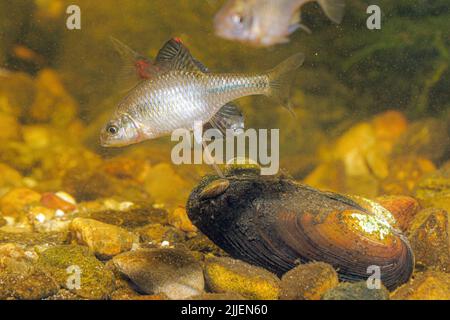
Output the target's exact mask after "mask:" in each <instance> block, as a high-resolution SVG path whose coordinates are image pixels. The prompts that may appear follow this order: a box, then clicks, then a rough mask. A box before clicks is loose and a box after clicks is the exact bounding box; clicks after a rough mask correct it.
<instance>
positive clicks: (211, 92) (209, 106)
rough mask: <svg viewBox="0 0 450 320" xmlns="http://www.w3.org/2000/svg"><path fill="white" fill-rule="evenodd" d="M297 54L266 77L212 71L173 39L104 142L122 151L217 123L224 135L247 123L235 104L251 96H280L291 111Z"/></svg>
mask: <svg viewBox="0 0 450 320" xmlns="http://www.w3.org/2000/svg"><path fill="white" fill-rule="evenodd" d="M303 60H304V55H303V54H302V53H297V54H295V55H293V56H292V57H290V58H288V59H287V60H285V61H284V62H282V63H281V64H280V65H278V66H277V67H275V68H274V69H272V70H270V71H268V72H264V73H261V74H243V73H227V74H219V73H208V72H207V69H206V68H205V67H204V66H203V65H202V64H201V63H200V62H198V61H197V60H195V59H194V58H193V57H192V56H191V54H190V52H189V51H188V50H187V48H186V47H185V46H184V45H182V44H181V41H180V40H179V39H172V40H170V41H168V42H167V43H166V44H165V45H164V47H163V48H162V49H161V50H160V51H159V53H158V56H157V57H156V60H155V62H154V63H152V64H149V66H148V68H150V69H149V70H147V69H148V68H146V69H145V70H144V71H146V72H144V74H146V75H147V71H150V72H148V77H147V76H145V77H141V78H144V80H142V81H140V82H139V83H138V84H137V85H136V86H135V87H134V88H133V89H132V90H131V91H130V92H129V93H128V94H127V96H126V97H125V98H124V99H123V100H122V101H121V102H120V103H119V105H118V107H117V109H116V110H115V113H114V116H113V117H112V119H111V120H110V121H108V123H107V124H106V125H105V126H104V128H103V129H102V132H101V135H100V142H101V145H102V146H105V147H119V146H125V145H129V144H133V143H138V142H140V141H143V140H148V139H154V138H158V137H161V136H166V135H170V134H171V133H172V132H173V131H174V130H175V129H188V130H192V129H193V127H194V123H196V122H198V121H201V122H202V124H207V123H209V124H211V125H212V126H213V127H217V128H218V129H221V130H222V131H223V129H224V126H231V127H232V126H233V125H234V124H235V123H234V121H242V119H241V118H240V117H239V116H238V115H240V113H239V111H238V110H237V109H236V108H235V107H234V105H230V104H229V103H230V102H231V101H233V100H236V99H238V98H240V97H244V96H248V95H266V96H270V97H274V98H276V99H278V100H279V101H280V102H282V103H283V104H284V105H285V106H286V107H287V108H290V103H289V93H290V87H291V86H290V84H291V82H292V81H291V80H292V76H293V74H294V71H295V70H296V69H297V68H298V67H299V66H300V65H301V64H302V63H303Z"/></svg>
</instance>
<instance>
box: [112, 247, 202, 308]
mask: <svg viewBox="0 0 450 320" xmlns="http://www.w3.org/2000/svg"><path fill="white" fill-rule="evenodd" d="M112 261H113V264H114V266H115V267H116V269H117V270H118V271H119V272H120V273H121V274H122V275H124V276H125V277H127V278H128V279H130V280H131V281H132V283H133V284H134V285H135V286H136V287H137V288H138V289H139V291H141V292H142V293H144V294H150V295H153V294H165V295H166V296H167V297H168V298H169V299H186V298H189V297H191V296H195V295H198V294H200V293H202V292H203V290H204V278H203V270H202V268H201V266H200V263H199V262H197V261H196V260H195V259H194V258H193V257H192V256H191V255H190V254H189V252H187V251H184V250H180V249H166V248H164V249H140V250H136V251H130V252H126V253H122V254H120V255H117V256H115V257H114V258H113V260H112Z"/></svg>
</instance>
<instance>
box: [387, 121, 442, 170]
mask: <svg viewBox="0 0 450 320" xmlns="http://www.w3.org/2000/svg"><path fill="white" fill-rule="evenodd" d="M447 130H448V128H447V125H446V123H445V121H442V120H440V119H436V118H425V119H421V120H419V121H417V122H415V123H413V124H411V126H409V127H408V129H407V130H406V132H404V133H403V134H402V135H401V137H400V138H399V141H398V142H397V143H396V145H395V147H394V152H393V153H394V155H395V156H397V155H416V156H421V157H424V158H427V159H430V160H432V161H435V162H436V161H439V160H441V159H442V157H443V156H444V154H445V152H446V151H447V150H448V148H449V146H450V137H449V135H448V131H447Z"/></svg>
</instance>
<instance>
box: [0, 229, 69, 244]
mask: <svg viewBox="0 0 450 320" xmlns="http://www.w3.org/2000/svg"><path fill="white" fill-rule="evenodd" d="M66 240H67V233H66V232H45V233H37V232H20V233H11V232H5V231H0V243H8V242H12V243H15V244H19V245H23V246H27V247H32V246H54V245H59V244H64V243H66Z"/></svg>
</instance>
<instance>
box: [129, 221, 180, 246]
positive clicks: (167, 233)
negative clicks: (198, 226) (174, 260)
mask: <svg viewBox="0 0 450 320" xmlns="http://www.w3.org/2000/svg"><path fill="white" fill-rule="evenodd" d="M136 231H137V232H138V233H139V236H140V238H141V240H142V242H146V243H150V244H155V245H161V244H162V243H166V244H167V245H172V244H174V243H179V242H182V241H184V240H185V238H186V235H185V233H184V232H183V231H181V230H178V229H176V228H174V227H171V226H163V225H161V224H159V223H153V224H149V225H147V226H144V227H141V228H139V229H138V230H136Z"/></svg>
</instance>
